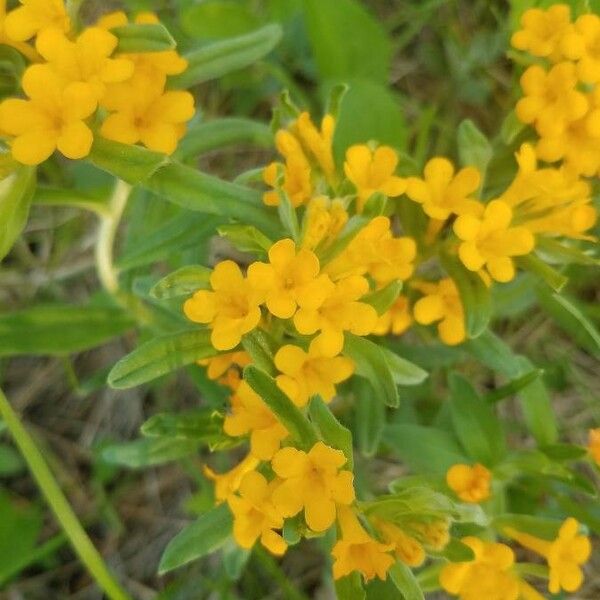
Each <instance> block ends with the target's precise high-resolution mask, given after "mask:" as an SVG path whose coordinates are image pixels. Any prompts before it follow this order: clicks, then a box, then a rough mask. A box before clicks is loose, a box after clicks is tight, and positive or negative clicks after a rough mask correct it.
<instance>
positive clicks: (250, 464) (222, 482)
mask: <svg viewBox="0 0 600 600" xmlns="http://www.w3.org/2000/svg"><path fill="white" fill-rule="evenodd" d="M258 463H259V460H258V458H256V457H255V456H253V455H252V454H248V456H246V458H244V460H242V461H241V462H240V463H239V464H237V465H236V466H235V467H233V469H231V470H229V471H227V472H226V473H215V471H213V470H212V469H211V468H210V467H209V466H207V465H205V466H204V469H203V472H204V475H206V477H208V478H209V479H210V480H211V481H214V482H215V498H216V500H217V504H220V503H221V502H224V501H225V500H227V499H228V498H229V497H230V496H231V495H232V494H235V492H237V491H238V490H239V489H240V485H241V483H242V479H243V478H244V475H246V473H249V472H250V471H254V469H255V468H256V467H257V465H258Z"/></svg>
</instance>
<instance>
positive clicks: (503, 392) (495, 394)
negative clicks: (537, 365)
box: [483, 369, 543, 404]
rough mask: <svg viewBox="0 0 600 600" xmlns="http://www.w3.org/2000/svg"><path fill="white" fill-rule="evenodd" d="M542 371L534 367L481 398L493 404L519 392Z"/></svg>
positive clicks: (537, 377)
mask: <svg viewBox="0 0 600 600" xmlns="http://www.w3.org/2000/svg"><path fill="white" fill-rule="evenodd" d="M542 373H543V371H542V370H541V369H534V370H533V371H530V372H529V373H525V375H523V376H522V377H517V379H513V380H512V381H511V382H509V383H507V384H506V385H503V386H500V387H498V388H496V389H495V390H492V391H491V392H488V393H487V394H485V396H484V397H483V399H484V400H485V401H486V402H489V403H491V404H494V403H496V402H500V400H504V399H505V398H510V397H511V396H514V395H515V394H516V393H517V392H520V391H521V390H522V389H523V388H525V387H527V386H528V385H529V384H530V383H533V382H534V381H535V380H536V379H539V378H540V376H541V375H542Z"/></svg>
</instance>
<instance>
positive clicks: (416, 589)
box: [388, 561, 425, 600]
mask: <svg viewBox="0 0 600 600" xmlns="http://www.w3.org/2000/svg"><path fill="white" fill-rule="evenodd" d="M388 573H389V576H390V579H391V580H392V581H393V582H394V585H395V586H396V587H397V588H398V590H399V591H400V593H401V594H402V597H403V598H404V600H425V596H424V595H423V591H422V590H421V587H420V586H419V583H418V582H417V580H416V578H415V576H414V574H413V572H412V571H411V570H410V568H409V567H408V565H405V564H404V563H403V562H401V561H397V562H396V564H394V565H392V568H391V569H390V570H389V572H388Z"/></svg>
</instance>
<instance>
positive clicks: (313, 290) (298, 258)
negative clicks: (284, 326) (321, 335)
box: [248, 239, 322, 319]
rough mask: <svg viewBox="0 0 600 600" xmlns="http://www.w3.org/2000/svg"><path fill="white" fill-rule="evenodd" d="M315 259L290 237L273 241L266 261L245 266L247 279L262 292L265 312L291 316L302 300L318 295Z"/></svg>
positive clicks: (319, 286)
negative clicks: (266, 309) (246, 267)
mask: <svg viewBox="0 0 600 600" xmlns="http://www.w3.org/2000/svg"><path fill="white" fill-rule="evenodd" d="M319 269H320V267H319V259H318V258H317V257H316V255H315V254H314V253H313V252H311V251H310V250H306V249H305V248H300V249H298V250H296V244H295V242H294V241H293V240H291V239H284V240H279V241H278V242H275V244H273V245H272V246H271V248H270V249H269V262H268V263H262V262H255V263H252V264H251V265H250V267H248V278H249V279H250V281H252V282H253V283H254V285H255V286H256V287H257V288H261V289H262V290H263V292H264V296H265V303H266V305H267V308H268V309H269V312H270V313H271V314H272V315H275V316H276V317H279V318H280V319H289V318H290V317H292V316H294V313H295V312H296V309H297V307H298V304H300V303H301V302H302V301H303V300H308V299H310V298H314V297H318V298H322V291H321V288H322V286H321V284H320V280H319V279H317V277H318V275H319Z"/></svg>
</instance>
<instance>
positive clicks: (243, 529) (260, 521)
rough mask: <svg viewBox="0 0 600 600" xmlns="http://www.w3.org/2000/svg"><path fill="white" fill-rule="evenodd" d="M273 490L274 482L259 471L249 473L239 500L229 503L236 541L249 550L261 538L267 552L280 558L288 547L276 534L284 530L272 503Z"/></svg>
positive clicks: (242, 485) (228, 499)
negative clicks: (269, 480)
mask: <svg viewBox="0 0 600 600" xmlns="http://www.w3.org/2000/svg"><path fill="white" fill-rule="evenodd" d="M274 487H275V483H274V482H271V483H268V482H267V480H266V479H265V477H264V476H263V475H261V474H260V473H258V472H257V471H250V472H249V473H246V474H245V475H244V477H243V478H242V481H241V484H240V494H239V496H236V495H231V496H229V497H228V498H227V503H228V504H229V508H230V509H231V512H232V513H233V537H234V539H235V541H236V542H237V543H238V544H239V545H240V546H241V547H242V548H246V549H248V550H249V549H250V548H252V546H254V544H255V543H256V541H257V540H258V539H259V538H260V542H261V544H262V545H263V546H264V547H265V548H267V550H269V551H270V552H272V553H273V554H276V555H278V556H280V555H282V554H284V553H285V551H286V550H287V544H286V543H285V541H284V539H283V538H282V537H281V535H280V534H279V533H277V532H276V531H275V530H276V529H281V528H282V527H283V518H282V517H281V515H280V514H279V512H278V511H277V510H276V508H275V507H274V506H273V504H272V502H271V496H272V494H273V489H274Z"/></svg>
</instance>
